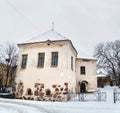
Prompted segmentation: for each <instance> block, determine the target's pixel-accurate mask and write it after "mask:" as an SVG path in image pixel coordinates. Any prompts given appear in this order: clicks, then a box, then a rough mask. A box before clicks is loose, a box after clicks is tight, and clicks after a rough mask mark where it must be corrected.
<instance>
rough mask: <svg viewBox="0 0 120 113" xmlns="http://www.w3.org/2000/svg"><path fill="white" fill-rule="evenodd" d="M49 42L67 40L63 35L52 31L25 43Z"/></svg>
mask: <svg viewBox="0 0 120 113" xmlns="http://www.w3.org/2000/svg"><path fill="white" fill-rule="evenodd" d="M47 40H50V41H57V40H66V38H65V37H64V36H62V35H61V34H59V33H57V32H56V31H54V30H50V31H48V32H45V33H43V34H41V35H38V36H36V37H33V38H32V39H30V40H28V41H26V42H25V43H34V42H43V41H47Z"/></svg>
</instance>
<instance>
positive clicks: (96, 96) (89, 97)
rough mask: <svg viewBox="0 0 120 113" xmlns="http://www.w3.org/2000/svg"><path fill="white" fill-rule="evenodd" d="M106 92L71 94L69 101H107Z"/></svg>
mask: <svg viewBox="0 0 120 113" xmlns="http://www.w3.org/2000/svg"><path fill="white" fill-rule="evenodd" d="M106 100H107V94H106V92H101V91H100V90H99V91H98V92H95V93H80V94H73V93H72V94H69V101H106Z"/></svg>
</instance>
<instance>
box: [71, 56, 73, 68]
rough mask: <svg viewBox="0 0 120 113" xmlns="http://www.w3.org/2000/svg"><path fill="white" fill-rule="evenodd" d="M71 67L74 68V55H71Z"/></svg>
mask: <svg viewBox="0 0 120 113" xmlns="http://www.w3.org/2000/svg"><path fill="white" fill-rule="evenodd" d="M71 69H72V70H73V57H71Z"/></svg>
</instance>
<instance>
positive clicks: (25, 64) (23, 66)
mask: <svg viewBox="0 0 120 113" xmlns="http://www.w3.org/2000/svg"><path fill="white" fill-rule="evenodd" d="M27 59H28V54H23V55H22V62H21V68H22V69H24V68H26V66H27Z"/></svg>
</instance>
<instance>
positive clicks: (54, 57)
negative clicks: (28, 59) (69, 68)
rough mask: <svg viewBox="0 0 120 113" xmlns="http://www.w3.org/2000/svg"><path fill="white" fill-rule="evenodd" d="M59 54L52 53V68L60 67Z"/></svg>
mask: <svg viewBox="0 0 120 113" xmlns="http://www.w3.org/2000/svg"><path fill="white" fill-rule="evenodd" d="M58 57H59V53H58V52H51V67H57V66H58Z"/></svg>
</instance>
